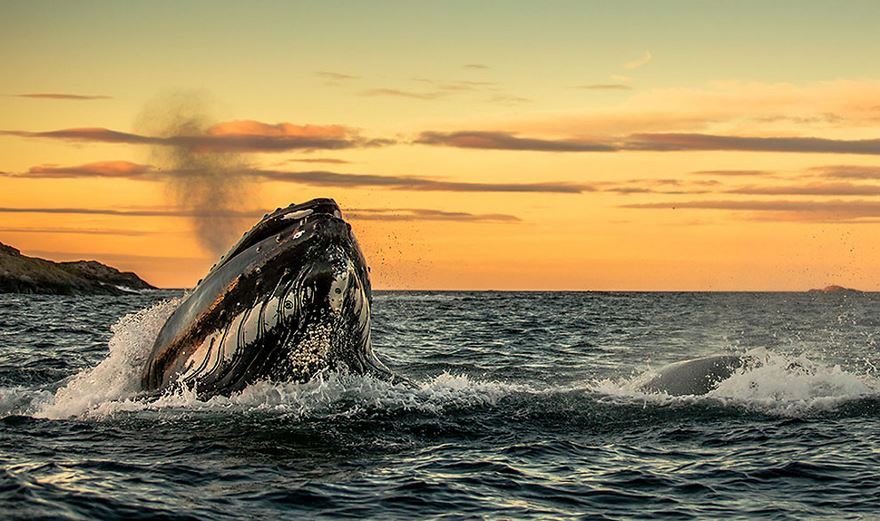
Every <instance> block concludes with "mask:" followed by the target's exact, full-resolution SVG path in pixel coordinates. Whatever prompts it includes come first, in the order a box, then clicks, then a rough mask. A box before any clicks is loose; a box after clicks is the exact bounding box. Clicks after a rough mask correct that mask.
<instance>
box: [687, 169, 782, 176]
mask: <svg viewBox="0 0 880 521" xmlns="http://www.w3.org/2000/svg"><path fill="white" fill-rule="evenodd" d="M691 174H693V175H704V176H714V177H763V176H769V175H773V172H771V171H769V170H697V171H696V172H691Z"/></svg>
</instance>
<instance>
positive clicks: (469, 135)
mask: <svg viewBox="0 0 880 521" xmlns="http://www.w3.org/2000/svg"><path fill="white" fill-rule="evenodd" d="M414 142H415V143H417V144H421V145H440V146H451V147H457V148H476V149H491V150H533V151H541V152H613V151H615V150H617V148H616V147H615V146H613V145H607V144H605V143H597V142H592V141H585V140H577V139H539V138H525V137H517V136H516V135H514V134H511V133H508V132H485V131H471V130H467V131H460V132H433V131H428V132H422V133H421V134H419V137H418V138H417V139H416V140H415V141H414Z"/></svg>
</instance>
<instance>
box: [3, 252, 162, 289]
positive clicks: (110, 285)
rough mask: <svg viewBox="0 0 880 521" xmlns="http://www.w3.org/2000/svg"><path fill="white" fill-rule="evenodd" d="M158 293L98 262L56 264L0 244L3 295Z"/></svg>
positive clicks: (151, 287) (133, 277) (130, 275)
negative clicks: (149, 291)
mask: <svg viewBox="0 0 880 521" xmlns="http://www.w3.org/2000/svg"><path fill="white" fill-rule="evenodd" d="M150 289H156V288H155V287H154V286H152V285H150V284H149V283H147V282H146V281H144V280H143V279H142V278H140V277H139V276H137V275H136V274H135V273H132V272H122V271H119V270H118V269H116V268H113V267H111V266H107V265H105V264H101V263H100V262H97V261H86V260H83V261H73V262H54V261H50V260H46V259H40V258H37V257H28V256H26V255H22V254H21V252H20V251H19V250H18V249H16V248H13V247H12V246H8V245H6V244H3V243H0V293H33V294H46V295H123V294H126V293H135V292H138V291H143V290H150Z"/></svg>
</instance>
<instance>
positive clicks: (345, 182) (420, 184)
mask: <svg viewBox="0 0 880 521" xmlns="http://www.w3.org/2000/svg"><path fill="white" fill-rule="evenodd" d="M251 175H253V176H255V177H257V178H260V179H264V180H270V181H284V182H294V183H303V184H308V185H312V186H337V187H349V188H354V187H360V188H364V187H384V188H391V189H396V190H412V191H430V192H511V193H557V194H578V193H582V192H587V191H592V187H590V186H588V185H582V184H575V183H558V182H547V183H474V182H463V181H445V180H439V179H433V178H427V177H415V176H395V175H376V174H346V173H338V172H328V171H321V170H316V171H307V172H286V171H275V170H253V171H252V172H251Z"/></svg>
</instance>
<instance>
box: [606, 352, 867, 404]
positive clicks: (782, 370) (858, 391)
mask: <svg viewBox="0 0 880 521" xmlns="http://www.w3.org/2000/svg"><path fill="white" fill-rule="evenodd" d="M744 356H746V357H748V358H749V359H750V362H749V363H748V364H746V365H745V366H743V367H742V368H740V369H738V370H737V371H735V372H734V374H733V375H731V376H730V377H729V378H727V379H725V380H723V381H722V382H720V383H719V384H718V386H717V387H716V388H715V389H713V390H712V391H710V392H709V393H708V394H705V395H702V396H669V395H667V394H666V393H656V392H645V391H644V390H643V389H642V386H643V385H644V384H645V383H646V382H648V381H650V380H651V379H652V378H654V377H655V376H656V375H657V373H656V372H655V371H653V370H647V371H645V372H643V373H641V374H638V375H635V376H633V377H632V378H625V379H620V380H614V379H604V380H600V381H597V382H595V383H593V384H591V385H590V387H589V388H590V389H591V390H593V391H595V392H598V393H601V394H602V395H605V396H608V397H612V398H618V399H625V400H633V399H635V400H641V401H644V402H645V403H655V404H675V403H682V404H689V403H695V402H703V401H707V402H715V403H720V404H722V405H725V406H734V407H743V408H747V409H753V410H758V411H761V412H765V413H770V414H780V415H791V416H800V415H803V414H809V413H811V412H818V411H828V410H832V409H834V408H836V407H837V406H839V405H840V404H842V403H845V402H848V401H852V400H857V399H860V398H867V397H876V396H877V395H878V393H880V381H878V379H877V378H876V377H875V376H873V375H871V374H862V375H859V374H854V373H851V372H847V371H845V370H844V369H842V368H841V367H840V366H839V365H830V366H829V365H825V364H822V363H820V362H817V361H814V360H810V359H809V358H807V356H806V355H800V356H791V355H785V354H779V353H773V352H770V351H767V350H766V349H763V348H756V349H752V350H750V351H748V352H746V353H745V354H744Z"/></svg>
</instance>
